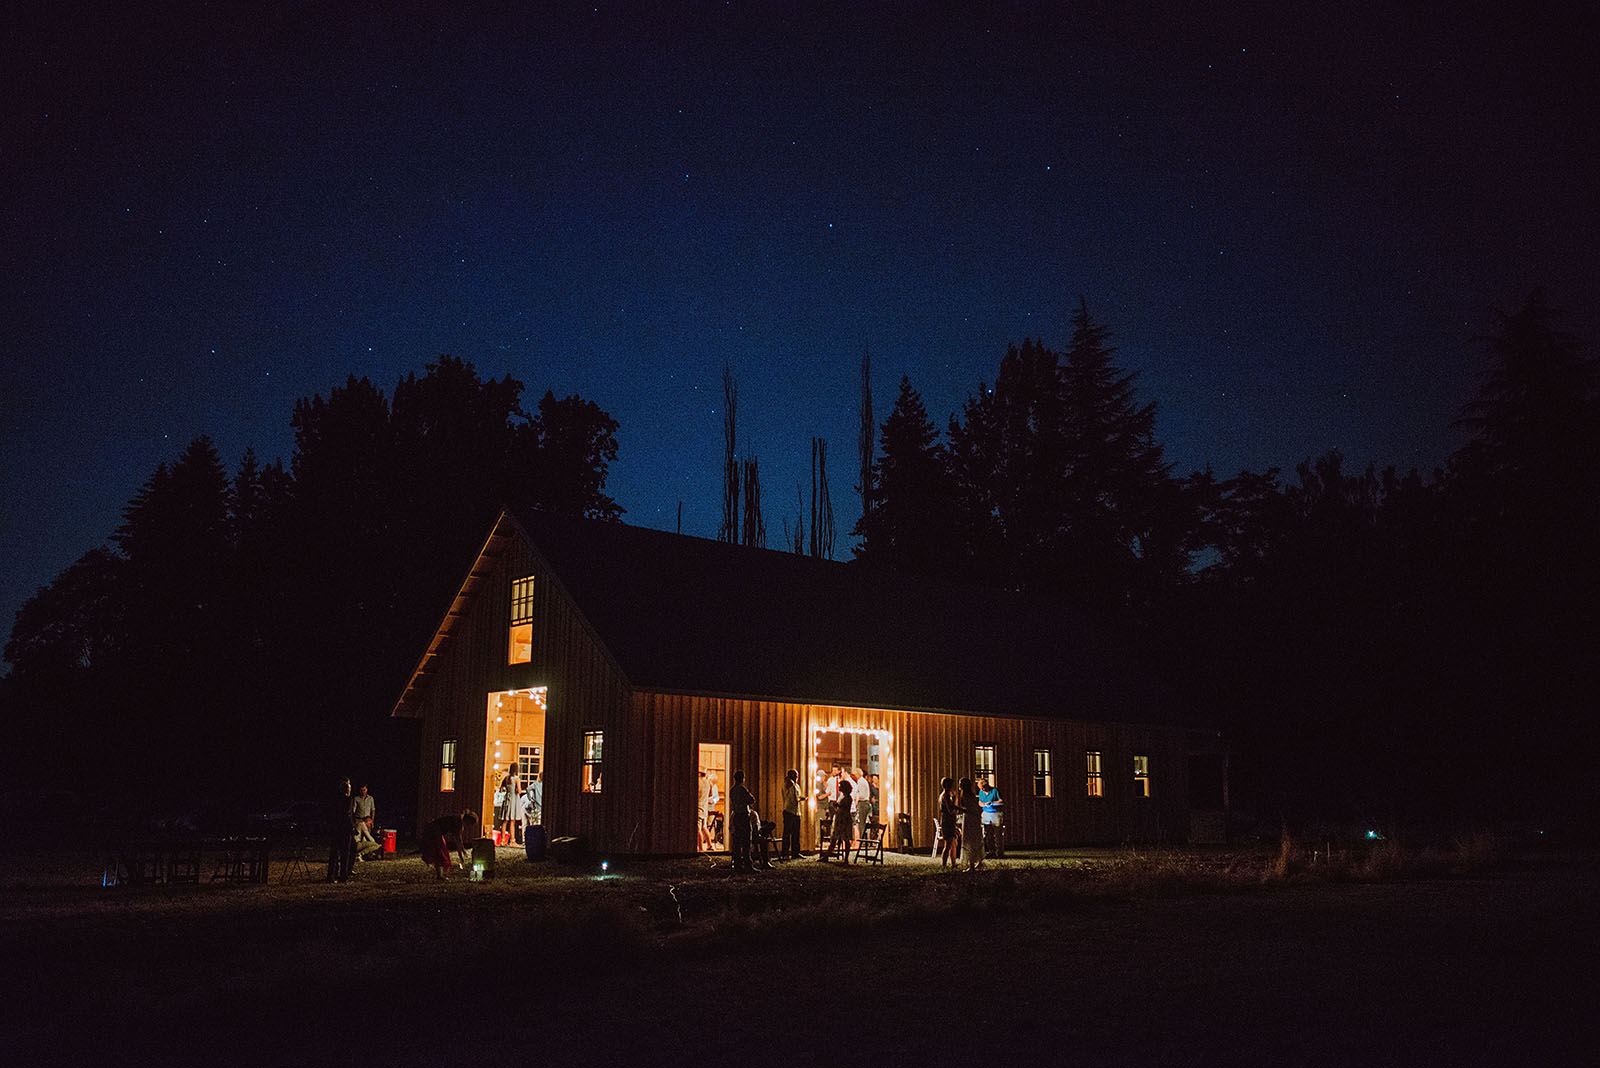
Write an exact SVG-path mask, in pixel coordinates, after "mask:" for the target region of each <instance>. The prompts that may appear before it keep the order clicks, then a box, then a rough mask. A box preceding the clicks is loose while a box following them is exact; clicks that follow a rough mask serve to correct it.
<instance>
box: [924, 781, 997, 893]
mask: <svg viewBox="0 0 1600 1068" xmlns="http://www.w3.org/2000/svg"><path fill="white" fill-rule="evenodd" d="M1002 804H1003V802H1002V801H1001V798H1000V791H999V790H998V789H996V788H995V787H994V786H992V785H990V783H989V780H988V779H986V778H984V779H979V780H978V781H977V782H976V783H974V782H973V781H972V780H971V779H969V778H965V777H963V778H962V779H961V780H960V782H957V781H956V780H955V779H953V778H951V777H950V776H948V775H946V776H945V777H944V779H943V781H941V782H940V783H939V849H938V852H939V866H940V867H946V866H948V867H950V868H952V869H954V868H956V867H958V866H959V864H958V860H961V861H965V863H966V869H967V871H982V870H984V867H985V865H984V863H983V855H984V840H983V839H984V834H985V832H987V833H988V834H989V835H990V836H991V838H992V841H993V843H994V845H993V848H994V849H995V850H996V854H997V855H998V851H999V850H1000V848H1001V842H1002V837H1001V835H1002V833H1003V825H1002V817H1001V806H1002Z"/></svg>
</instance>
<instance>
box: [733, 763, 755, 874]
mask: <svg viewBox="0 0 1600 1068" xmlns="http://www.w3.org/2000/svg"><path fill="white" fill-rule="evenodd" d="M755 807H756V798H755V795H754V794H752V793H751V792H750V791H749V790H747V789H745V785H744V772H742V771H735V772H734V773H733V789H732V790H729V791H728V822H729V824H730V825H731V828H732V831H733V870H734V871H750V870H751V867H752V865H751V863H750V839H751V834H752V833H753V831H754V830H755V828H754V827H753V826H752V825H751V823H750V819H751V810H752V809H754V808H755Z"/></svg>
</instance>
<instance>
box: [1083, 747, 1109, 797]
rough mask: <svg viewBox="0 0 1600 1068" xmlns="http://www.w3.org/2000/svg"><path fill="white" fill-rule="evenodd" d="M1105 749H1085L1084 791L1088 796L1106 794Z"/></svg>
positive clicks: (1102, 795)
mask: <svg viewBox="0 0 1600 1068" xmlns="http://www.w3.org/2000/svg"><path fill="white" fill-rule="evenodd" d="M1104 752H1105V751H1104V750H1101V749H1085V750H1084V751H1083V759H1084V793H1085V796H1087V797H1104V796H1106V777H1105V760H1104Z"/></svg>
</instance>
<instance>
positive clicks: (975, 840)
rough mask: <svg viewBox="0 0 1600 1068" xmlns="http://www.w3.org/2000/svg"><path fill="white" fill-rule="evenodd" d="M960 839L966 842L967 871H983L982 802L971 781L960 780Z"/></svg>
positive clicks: (976, 788)
mask: <svg viewBox="0 0 1600 1068" xmlns="http://www.w3.org/2000/svg"><path fill="white" fill-rule="evenodd" d="M961 837H962V838H963V839H964V840H965V842H966V845H965V849H966V853H967V870H968V871H981V870H983V802H982V801H979V800H978V787H977V786H976V785H974V784H973V782H972V780H971V779H962V780H961Z"/></svg>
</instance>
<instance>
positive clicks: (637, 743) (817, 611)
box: [393, 512, 1191, 855]
mask: <svg viewBox="0 0 1600 1068" xmlns="http://www.w3.org/2000/svg"><path fill="white" fill-rule="evenodd" d="M1128 644H1129V643H1127V642H1126V641H1118V640H1115V639H1114V638H1113V636H1111V635H1109V634H1106V633H1104V632H1097V631H1096V630H1095V629H1094V628H1091V627H1090V626H1089V625H1088V624H1087V623H1086V622H1084V621H1083V620H1082V619H1079V618H1076V617H1075V616H1074V615H1073V614H1072V613H1070V612H1068V611H1065V610H1063V609H1061V608H1060V607H1059V606H1056V605H1052V604H1045V603H1040V602H1037V601H1030V600H1027V599H1024V598H1021V597H1018V596H1013V595H1009V594H1005V593H1001V592H997V591H993V590H988V589H984V588H981V587H977V586H973V585H965V584H962V583H961V582H959V581H951V582H948V583H932V582H927V581H921V580H917V581H912V580H908V579H905V578H901V577H897V576H895V575H892V574H886V573H881V572H878V571H874V570H870V569H867V568H865V567H863V566H862V565H860V564H856V563H836V562H832V561H824V560H817V559H812V558H808V557H802V556H799V555H796V554H793V553H784V552H776V551H771V550H766V549H751V548H744V547H739V546H731V545H726V544H723V543H720V542H715V541H710V540H707V539H703V538H694V537H686V536H683V535H678V534H672V533H667V532H663V531H656V530H648V529H644V528H640V527H632V526H627V525H624V524H620V523H602V522H594V521H585V520H573V519H566V518H561V517H557V516H553V515H549V514H546V513H542V512H541V513H530V514H526V515H518V516H514V515H512V514H510V513H509V512H502V513H501V514H500V516H499V517H498V519H497V520H496V521H495V523H494V526H493V529H492V530H491V531H490V532H489V535H488V537H487V539H486V540H485V541H484V543H483V547H482V549H481V550H480V551H479V552H478V555H477V558H476V559H475V560H473V561H472V565H471V568H470V569H469V571H468V572H467V576H466V579H465V580H464V581H463V582H462V583H461V586H460V588H459V590H458V591H457V593H456V595H455V597H454V599H453V600H452V602H451V604H450V606H449V610H448V611H447V612H446V613H445V615H444V618H443V621H442V622H441V623H440V624H439V627H438V629H437V631H436V632H435V633H434V634H433V636H432V638H431V640H430V641H429V642H428V645H427V648H426V649H425V650H424V651H423V653H422V655H421V658H420V659H419V661H418V663H417V666H416V668H415V670H414V671H413V672H412V674H411V676H410V678H409V680H408V681H407V683H406V685H405V688H404V691H403V693H402V694H401V696H400V698H399V700H398V701H397V703H396V704H395V707H394V710H393V714H394V715H395V716H402V717H414V718H416V719H418V720H420V721H421V722H420V727H421V729H420V732H419V735H420V739H421V740H420V745H421V760H420V774H419V781H418V784H417V789H418V805H417V813H418V817H419V820H420V821H421V822H426V821H428V820H431V819H433V818H434V817H436V816H439V815H442V814H445V813H448V812H452V811H454V812H459V811H462V810H464V809H471V810H473V811H476V812H480V813H481V812H488V811H490V810H491V807H492V805H491V796H492V794H493V791H494V788H495V785H496V782H497V780H498V779H499V778H500V777H501V776H502V775H503V774H505V771H506V769H507V768H512V767H514V768H517V769H518V770H519V771H520V773H521V775H522V777H523V779H524V780H526V779H527V777H528V776H530V775H537V776H538V777H540V779H541V780H542V781H543V783H544V787H543V794H544V814H543V822H544V827H545V833H546V835H547V836H550V837H554V836H568V835H570V836H576V837H578V838H580V839H582V840H583V842H584V843H585V844H587V845H588V846H590V847H591V848H593V849H596V850H603V851H608V852H612V853H617V854H656V855H684V854H691V853H694V852H695V851H697V850H698V849H700V848H702V842H701V840H700V838H699V834H698V823H699V819H698V817H699V812H700V807H701V790H702V787H701V783H702V781H704V780H705V777H706V776H708V775H709V776H711V777H713V778H714V779H719V780H720V781H721V782H722V783H724V784H726V783H727V782H728V776H729V775H730V774H731V772H732V771H733V770H735V769H742V770H743V771H744V772H745V775H746V784H747V785H748V786H749V787H750V788H751V789H752V790H753V792H754V793H755V795H756V798H757V802H758V804H759V805H760V807H761V809H762V811H763V813H764V814H766V815H767V816H768V818H774V819H775V818H776V813H777V812H778V810H779V808H780V804H779V801H780V798H781V796H782V788H783V782H784V773H785V771H786V770H788V769H790V768H793V769H797V770H798V771H799V772H800V781H801V785H802V791H803V792H809V794H810V795H811V798H812V800H811V802H810V811H809V812H808V813H806V814H804V815H803V818H802V828H803V829H802V845H803V846H804V847H806V848H813V847H814V846H815V843H816V839H817V833H818V830H817V823H818V816H819V811H818V796H819V792H820V791H821V788H822V783H823V780H824V779H825V777H826V776H827V775H828V774H829V772H830V770H831V768H832V767H833V766H834V765H836V764H842V765H843V766H845V767H856V768H861V769H863V770H864V771H866V772H867V773H869V774H873V775H877V776H878V780H877V781H878V783H879V784H880V786H879V789H880V796H879V811H880V812H881V813H882V818H883V822H885V823H886V824H889V825H890V831H889V841H890V844H891V845H893V844H895V843H896V842H897V841H898V839H899V833H900V832H902V831H903V830H905V829H909V831H910V834H911V836H912V840H913V842H914V844H915V845H917V846H919V847H922V848H926V847H927V846H928V845H929V844H930V842H931V838H932V835H933V828H934V826H935V822H936V821H935V816H936V812H937V801H938V797H937V794H938V784H939V781H940V779H941V778H942V777H944V776H946V775H952V776H955V777H957V778H959V777H960V776H963V775H971V776H973V777H974V778H977V777H979V776H986V777H988V778H989V779H990V780H992V781H993V782H994V783H995V785H996V786H997V787H998V788H999V789H1000V791H1001V794H1002V796H1003V797H1004V798H1005V813H1006V824H1007V840H1008V842H1009V843H1010V844H1011V845H1012V846H1013V847H1015V846H1017V845H1027V844H1034V845H1061V844H1087V843H1115V842H1130V841H1143V842H1156V841H1167V842H1178V841H1183V840H1184V839H1185V838H1187V837H1188V834H1189V828H1190V816H1191V813H1190V811H1189V756H1190V748H1191V747H1190V740H1189V734H1190V732H1189V731H1187V730H1186V729H1185V728H1184V727H1183V726H1182V725H1181V723H1180V722H1179V721H1178V718H1177V717H1176V715H1175V710H1174V709H1173V708H1171V707H1170V702H1168V701H1166V700H1165V699H1164V698H1163V691H1162V688H1161V687H1160V686H1159V685H1157V684H1156V683H1155V682H1154V681H1153V679H1152V678H1151V677H1150V675H1149V673H1148V672H1147V671H1144V670H1143V669H1142V668H1141V667H1140V665H1139V663H1138V662H1137V661H1136V659H1135V658H1134V657H1133V656H1132V655H1131V653H1130V650H1129V648H1128ZM901 814H904V816H905V817H907V818H906V819H903V820H902V819H898V817H899V816H900V815H901Z"/></svg>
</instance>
